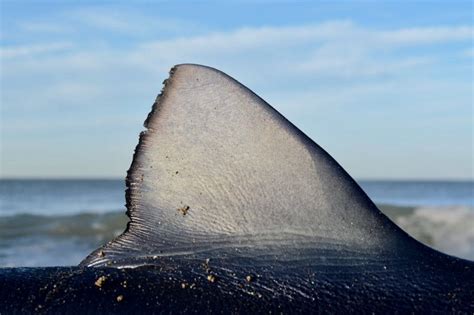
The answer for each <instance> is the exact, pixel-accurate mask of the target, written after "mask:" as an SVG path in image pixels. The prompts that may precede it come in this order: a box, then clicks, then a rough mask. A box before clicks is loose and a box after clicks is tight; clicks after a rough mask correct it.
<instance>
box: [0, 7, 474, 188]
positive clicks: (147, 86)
mask: <svg viewBox="0 0 474 315" xmlns="http://www.w3.org/2000/svg"><path fill="white" fill-rule="evenodd" d="M0 10H1V12H0V17H1V32H0V66H1V67H0V77H1V86H0V92H1V95H0V99H1V109H0V110H1V111H0V115H1V116H0V123H1V126H0V155H1V156H0V158H1V159H0V162H1V164H0V178H38V177H40V178H67V177H72V178H77V177H80V178H101V177H107V178H124V177H125V175H126V170H127V169H128V167H129V166H130V163H131V159H132V154H133V150H134V148H135V146H136V144H137V142H138V134H139V132H140V131H142V130H143V129H144V127H143V121H144V120H145V118H146V116H147V114H148V112H149V111H150V109H151V105H152V104H153V102H154V100H155V97H156V96H157V94H158V93H159V91H160V90H161V87H162V81H163V80H164V79H166V78H167V76H168V71H169V69H170V68H171V67H172V66H173V65H175V64H179V63H199V64H204V65H208V66H212V67H215V68H217V69H220V70H222V71H224V72H226V73H227V74H229V75H231V76H232V77H234V78H236V79H237V80H238V81H240V82H241V83H243V84H244V85H246V86H247V87H249V88H250V89H252V90H253V91H254V92H256V93H257V94H258V95H259V96H261V97H262V98H263V99H265V100H266V101H267V102H269V103H270V104H271V105H272V106H273V107H275V108H276V109H277V110H278V111H280V112H281V113H282V114H283V115H284V116H285V117H287V118H288V119H289V120H290V121H291V122H293V123H294V124H295V125H296V126H297V127H298V128H300V129H301V130H302V131H303V132H305V133H306V134H307V135H308V136H309V137H311V138H312V139H313V140H314V141H315V142H317V143H318V144H319V145H321V146H322V147H323V148H324V149H325V150H326V151H328V152H329V153H330V154H331V155H332V156H333V157H334V158H335V159H336V160H337V161H338V162H339V163H340V164H341V165H342V166H343V167H344V168H345V169H346V170H347V171H348V172H349V174H351V175H352V176H353V177H355V178H359V179H453V180H455V179H463V180H466V179H470V180H472V179H473V177H474V174H473V154H474V153H473V151H474V150H473V137H474V133H473V120H474V119H473V82H474V80H473V57H474V48H473V36H474V32H473V29H474V28H473V7H472V3H471V2H470V1H466V2H459V1H441V2H433V1H419V2H414V1H385V2H384V1H322V2H321V1H319V2H318V1H311V2H295V1H292V2H289V1H288V2H285V1H273V2H272V1H253V2H251V1H229V2H226V3H225V4H222V3H221V2H217V1H213V2H204V1H201V2H179V1H176V2H164V1H154V2H152V1H102V2H95V1H75V2H73V1H50V2H45V1H5V0H0Z"/></svg>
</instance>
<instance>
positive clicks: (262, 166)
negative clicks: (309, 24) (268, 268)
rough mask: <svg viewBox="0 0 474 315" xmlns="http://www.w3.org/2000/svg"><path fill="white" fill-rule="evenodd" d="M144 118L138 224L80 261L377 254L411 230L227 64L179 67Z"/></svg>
mask: <svg viewBox="0 0 474 315" xmlns="http://www.w3.org/2000/svg"><path fill="white" fill-rule="evenodd" d="M145 127H146V128H147V130H146V131H144V132H143V133H142V134H141V136H140V141H139V144H138V146H137V148H136V150H135V155H134V158H133V162H132V165H131V167H130V170H129V172H128V176H127V187H128V190H127V209H128V211H127V213H128V215H129V217H130V222H129V225H128V228H127V230H126V231H125V232H124V233H123V234H122V235H120V236H119V237H117V238H116V239H115V240H114V241H112V242H110V243H108V244H106V245H104V246H103V247H102V248H99V249H98V250H96V251H95V252H93V253H92V254H91V255H89V256H88V257H87V258H86V259H85V260H84V261H83V262H82V265H86V266H103V265H117V266H120V265H126V263H125V261H127V259H129V258H134V259H135V260H138V261H140V259H142V258H143V261H144V264H145V263H148V261H149V260H148V259H149V258H150V257H160V256H176V255H189V254H193V253H198V252H205V251H212V250H215V249H216V248H217V249H219V248H227V249H229V248H233V247H235V248H239V249H240V250H241V251H244V252H245V250H246V249H252V248H253V249H255V248H257V249H258V248H261V249H263V250H265V249H268V248H273V251H274V252H273V253H276V255H278V249H279V248H282V249H284V248H286V247H288V248H298V247H299V246H301V247H305V248H313V249H317V248H318V247H321V248H328V246H329V247H334V248H337V246H342V247H344V248H352V249H354V250H357V251H359V252H364V253H365V254H371V253H374V255H375V254H376V253H379V252H381V251H393V252H394V253H396V252H397V248H400V247H401V246H402V243H407V242H408V243H410V242H411V239H410V238H409V237H407V235H406V234H405V233H403V232H402V231H401V230H399V229H398V228H397V227H396V226H395V225H394V224H393V223H392V222H391V221H390V220H388V219H387V218H386V217H385V216H384V215H383V214H382V213H381V212H380V211H379V210H378V209H377V208H376V207H375V205H374V204H373V203H372V201H371V200H370V199H369V198H368V197H367V196H366V194H365V193H364V192H363V191H362V190H361V188H360V187H359V186H358V185H357V184H356V183H355V181H354V180H353V179H352V178H351V177H350V176H349V175H348V174H347V173H346V172H345V171H344V170H343V169H342V167H341V166H340V165H339V164H338V163H337V162H336V161H335V160H334V159H333V158H332V157H331V156H330V155H329V154H327V153H326V152H325V151H324V150H323V149H322V148H320V147H319V146H318V145H317V144H315V143H314V142H313V141H312V140H311V139H309V138H308V137H307V136H306V135H304V134H303V133H302V132H301V131H300V130H298V129H297V128H296V127H295V126H294V125H292V124H291V123H290V122H289V121H288V120H286V119H285V118H284V117H283V116H282V115H280V114H279V113H278V112H277V111H276V110H275V109H273V108H272V107H271V106H270V105H268V104H267V103H266V102H265V101H263V100H262V99H261V98H259V97H258V96H257V95H255V94H254V93H253V92H252V91H250V90H249V89H248V88H246V87H245V86H243V85H242V84H240V83H239V82H237V81H235V80H234V79H232V78H231V77H229V76H227V75H226V74H224V73H222V72H220V71H218V70H215V69H212V68H209V67H205V66H199V65H178V66H176V67H174V68H173V69H172V70H171V72H170V77H169V79H168V80H167V81H166V82H165V86H164V88H163V91H162V94H161V95H160V96H159V97H158V98H157V100H156V102H155V104H154V105H153V109H152V111H151V113H150V114H149V116H148V118H147V120H146V122H145ZM328 244H329V245H328ZM403 246H405V245H403ZM275 248H276V250H275Z"/></svg>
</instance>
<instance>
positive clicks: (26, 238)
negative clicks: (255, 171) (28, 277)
mask: <svg viewBox="0 0 474 315" xmlns="http://www.w3.org/2000/svg"><path fill="white" fill-rule="evenodd" d="M358 182H359V184H360V185H361V186H362V188H363V189H364V191H365V192H366V193H367V194H368V195H369V196H370V197H371V198H372V200H374V202H375V203H376V204H377V205H378V206H379V208H380V209H381V210H382V211H383V212H384V213H386V214H387V215H388V216H389V217H390V218H391V219H392V220H393V221H394V222H395V223H397V224H398V225H399V226H400V227H401V228H402V229H404V230H405V231H407V232H408V233H409V234H410V235H412V236H413V237H415V238H416V239H418V240H420V241H421V242H423V243H425V244H427V245H429V246H431V247H433V248H435V249H438V250H440V251H442V252H445V253H448V254H451V255H454V256H458V257H462V258H467V259H471V260H474V182H473V181H363V180H362V181H358ZM124 190H125V182H124V181H123V180H13V179H12V180H6V179H4V180H0V267H18V266H35V267H36V266H67V265H77V264H78V263H79V262H80V261H81V260H82V259H83V258H84V257H85V256H86V255H87V254H89V253H90V252H91V251H92V250H93V249H95V248H97V247H98V246H100V245H101V244H103V243H105V242H107V241H109V240H111V239H112V238H114V237H115V236H117V235H119V234H120V233H122V232H123V230H124V229H125V226H126V223H127V221H128V218H127V217H126V215H125V206H124V203H125V198H124Z"/></svg>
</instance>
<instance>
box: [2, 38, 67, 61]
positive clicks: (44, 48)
mask: <svg viewBox="0 0 474 315" xmlns="http://www.w3.org/2000/svg"><path fill="white" fill-rule="evenodd" d="M72 47H73V45H72V44H71V43H67V42H60V43H45V44H36V45H19V46H3V47H0V58H2V59H9V58H18V57H25V58H32V57H34V56H36V55H39V54H50V53H54V52H58V51H65V50H69V49H71V48H72Z"/></svg>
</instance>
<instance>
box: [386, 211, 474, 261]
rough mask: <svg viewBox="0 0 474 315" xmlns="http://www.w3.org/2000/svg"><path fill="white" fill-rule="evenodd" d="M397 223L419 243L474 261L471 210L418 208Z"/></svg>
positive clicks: (398, 218)
mask: <svg viewBox="0 0 474 315" xmlns="http://www.w3.org/2000/svg"><path fill="white" fill-rule="evenodd" d="M395 220H396V222H397V224H398V225H399V226H400V227H401V228H403V229H404V230H405V231H407V232H408V233H409V234H410V235H412V236H413V237H414V238H416V239H418V240H419V241H422V242H423V243H425V244H427V245H429V246H431V247H433V248H435V249H437V250H439V251H442V252H444V253H447V254H450V255H454V256H458V257H461V258H467V259H470V260H474V209H473V208H472V207H468V206H449V207H419V208H416V209H415V210H414V211H413V212H412V213H409V214H406V215H402V216H399V217H396V219H395Z"/></svg>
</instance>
